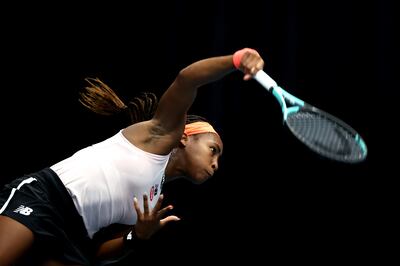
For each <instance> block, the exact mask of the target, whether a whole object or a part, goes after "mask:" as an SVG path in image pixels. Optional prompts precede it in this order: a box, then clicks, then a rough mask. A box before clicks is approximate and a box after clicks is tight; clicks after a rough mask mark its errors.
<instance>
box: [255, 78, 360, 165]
mask: <svg viewBox="0 0 400 266" xmlns="http://www.w3.org/2000/svg"><path fill="white" fill-rule="evenodd" d="M254 78H255V79H256V80H257V81H258V82H259V83H260V84H261V85H262V86H263V87H265V89H267V91H269V92H271V93H272V94H273V95H274V96H275V98H276V99H277V100H278V102H279V104H280V106H281V108H282V113H283V122H284V124H286V125H287V126H288V128H289V129H290V131H291V132H292V133H293V134H294V135H295V136H296V137H297V138H298V139H299V140H300V141H302V142H303V143H304V144H305V145H307V146H308V147H309V148H310V149H311V150H313V151H315V152H317V153H318V154H320V155H322V156H325V157H327V158H330V159H333V160H337V161H341V162H346V163H358V162H361V161H363V160H365V158H366V156H367V146H366V144H365V142H364V141H363V139H362V138H361V136H360V135H359V134H358V133H357V132H356V131H355V130H354V129H353V128H352V127H350V126H349V125H348V124H346V123H345V122H343V121H342V120H340V119H339V118H337V117H334V116H333V115H331V114H328V113H327V112H324V111H322V110H320V109H318V108H316V107H314V106H312V105H310V104H307V103H305V102H304V101H302V100H300V99H299V98H296V97H295V96H293V95H291V94H290V93H288V92H286V91H285V90H284V89H282V88H281V87H279V86H278V85H277V83H276V82H275V81H274V80H273V79H272V78H271V77H270V76H269V75H268V74H267V73H265V72H264V71H263V70H260V71H258V72H257V74H256V75H255V76H254ZM288 105H289V106H288Z"/></svg>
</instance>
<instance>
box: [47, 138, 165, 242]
mask: <svg viewBox="0 0 400 266" xmlns="http://www.w3.org/2000/svg"><path fill="white" fill-rule="evenodd" d="M169 157H170V154H168V155H157V154H152V153H149V152H146V151H143V150H141V149H139V148H137V147H136V146H135V145H133V144H132V143H131V142H129V141H128V140H127V139H126V138H125V137H124V135H123V134H122V130H120V131H119V132H118V133H117V134H115V135H114V136H112V137H110V138H108V139H106V140H104V141H102V142H100V143H97V144H94V145H92V146H89V147H87V148H84V149H82V150H80V151H78V152H76V153H75V154H73V155H72V156H71V157H69V158H67V159H65V160H62V161H60V162H58V163H56V164H54V165H53V166H51V167H50V168H51V169H52V170H53V171H54V172H56V173H57V175H58V176H59V177H60V179H61V181H62V182H63V184H64V185H65V187H66V189H67V191H68V192H69V194H70V195H71V197H72V200H73V202H74V204H75V207H76V209H77V211H78V213H79V214H80V215H81V216H82V218H83V221H84V223H85V226H86V229H87V231H88V234H89V237H91V238H92V237H93V235H94V233H96V232H97V231H98V230H100V229H101V228H103V227H106V226H108V225H111V224H114V223H120V224H127V225H133V224H135V223H136V219H137V216H136V210H135V208H134V206H133V198H134V197H136V198H137V199H138V202H139V206H140V208H141V210H142V211H143V194H144V193H147V195H148V199H149V206H150V207H151V208H153V207H154V205H155V204H156V202H157V200H158V198H159V196H160V194H161V187H162V185H163V182H164V171H165V168H166V166H167V163H168V159H169Z"/></svg>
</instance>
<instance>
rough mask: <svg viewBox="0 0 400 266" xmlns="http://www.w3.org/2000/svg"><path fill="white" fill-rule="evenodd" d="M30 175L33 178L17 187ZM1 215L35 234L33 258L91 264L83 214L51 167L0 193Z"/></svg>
mask: <svg viewBox="0 0 400 266" xmlns="http://www.w3.org/2000/svg"><path fill="white" fill-rule="evenodd" d="M29 178H31V180H33V179H32V178H34V180H33V181H32V182H30V183H26V184H24V185H22V186H20V188H19V189H17V188H18V186H19V185H20V184H21V183H22V182H23V181H24V180H27V179H29ZM13 190H14V191H15V193H14V195H13V196H12V198H11V200H10V201H9V202H8V204H7V207H6V208H5V209H4V211H3V212H2V213H1V215H5V216H8V217H10V218H12V219H15V220H17V221H18V222H20V223H22V224H24V225H25V226H27V227H28V228H29V229H31V230H32V232H33V233H34V235H35V242H34V250H35V252H34V254H35V257H36V259H41V258H46V259H54V260H59V261H62V262H65V263H77V264H81V265H91V264H92V258H93V254H94V250H93V245H92V241H91V239H90V238H89V237H88V233H87V231H86V228H85V226H84V223H83V220H82V217H81V216H80V215H79V213H78V212H77V210H76V208H75V205H74V203H73V201H72V198H71V197H70V195H69V193H68V191H67V190H66V188H65V186H64V184H63V183H62V182H61V180H60V179H59V177H58V176H57V174H56V173H55V172H54V171H52V170H51V169H50V168H45V169H43V170H41V171H39V172H36V173H33V174H29V175H25V176H24V177H21V178H18V179H15V180H14V181H12V182H11V183H9V184H8V185H6V186H5V188H4V189H3V190H2V191H1V192H0V206H1V207H0V208H3V206H4V205H5V204H6V201H7V200H8V199H9V198H10V195H11V193H12V191H13Z"/></svg>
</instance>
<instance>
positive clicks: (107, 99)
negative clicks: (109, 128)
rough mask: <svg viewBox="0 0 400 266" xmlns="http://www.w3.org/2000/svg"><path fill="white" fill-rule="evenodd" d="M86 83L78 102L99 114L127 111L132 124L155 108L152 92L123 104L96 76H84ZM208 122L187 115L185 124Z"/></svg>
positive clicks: (152, 112) (142, 118)
mask: <svg viewBox="0 0 400 266" xmlns="http://www.w3.org/2000/svg"><path fill="white" fill-rule="evenodd" d="M85 81H86V82H87V83H88V85H87V86H86V87H85V88H84V91H82V92H80V93H79V95H80V98H79V102H80V103H81V104H82V105H83V106H85V107H86V108H88V109H89V110H91V111H92V112H95V113H97V114H100V115H106V116H111V115H115V114H120V113H127V114H128V115H129V118H130V122H131V123H132V124H134V123H138V122H141V121H146V120H150V119H151V118H152V117H153V116H154V113H155V111H156V109H157V105H158V98H157V96H156V95H155V94H154V93H152V92H142V93H141V94H139V95H138V96H136V97H134V98H133V99H132V100H130V101H129V102H128V103H127V104H125V103H124V102H123V101H122V100H121V99H120V98H119V97H118V95H117V94H116V93H115V92H114V91H113V90H112V89H111V88H110V87H109V86H108V85H107V84H105V83H104V82H103V81H101V80H100V79H98V78H86V79H85ZM199 121H203V122H209V121H208V120H207V119H206V118H204V117H202V116H198V115H187V116H186V124H190V123H194V122H199Z"/></svg>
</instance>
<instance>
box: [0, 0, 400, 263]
mask: <svg viewBox="0 0 400 266" xmlns="http://www.w3.org/2000/svg"><path fill="white" fill-rule="evenodd" d="M395 10H396V9H395V6H394V1H382V0H381V1H359V2H356V1H328V2H327V3H322V1H321V2H319V3H313V4H311V3H308V4H307V3H304V1H236V2H231V1H223V0H218V1H217V0H215V1H196V2H191V3H189V2H187V1H166V2H165V3H155V2H151V3H147V4H143V3H142V4H137V3H131V4H124V5H122V4H121V5H118V4H113V5H106V4H99V3H97V4H96V5H93V6H89V7H88V6H83V5H82V6H78V5H75V6H71V5H69V6H67V5H64V6H63V5H57V6H55V5H54V6H37V5H36V3H35V6H33V5H32V6H26V5H25V6H15V7H8V8H4V9H3V10H2V13H4V17H2V19H1V20H2V21H1V22H2V23H1V26H0V27H1V34H2V37H1V39H2V48H1V61H0V63H1V65H2V70H1V77H2V78H1V81H2V83H1V85H0V86H1V102H2V104H1V106H0V108H1V109H0V110H1V117H2V123H1V133H2V139H1V141H2V144H1V145H2V146H1V147H2V153H3V156H2V173H1V179H0V180H1V183H2V184H3V183H5V182H7V181H9V180H11V179H13V178H15V177H18V176H20V175H22V174H25V173H30V172H32V171H36V170H39V169H40V168H42V167H45V166H49V165H52V164H53V163H56V162H57V161H59V160H61V159H63V158H65V157H66V156H69V155H71V154H72V153H73V152H74V151H76V150H78V149H80V148H83V147H85V146H87V145H90V144H92V143H96V142H98V141H100V140H102V139H104V138H106V137H108V136H110V135H111V134H114V133H115V132H116V131H117V130H118V129H119V127H121V126H123V125H121V123H119V122H116V121H114V120H112V119H109V118H105V117H98V116H96V115H94V114H92V113H90V112H88V111H87V110H85V109H84V108H83V107H82V106H80V105H79V103H78V101H77V99H78V92H79V91H80V90H81V89H82V87H84V86H85V82H84V78H85V77H99V78H100V79H102V80H103V81H105V82H106V83H107V84H109V85H110V86H111V87H112V88H114V89H115V90H116V91H117V92H118V93H119V94H120V95H121V96H122V97H123V98H124V99H129V98H130V97H132V96H134V95H136V94H137V93H139V92H141V91H153V92H155V93H157V94H158V95H159V96H160V95H161V93H162V92H163V91H164V90H165V89H166V88H167V87H168V85H169V84H170V83H171V82H172V81H173V79H174V77H175V75H176V74H177V72H178V71H179V70H180V69H181V68H182V67H184V66H186V65H188V64H189V63H191V62H194V61H196V60H198V59H202V58H206V57H210V56H216V55H224V54H231V53H233V52H235V51H236V50H237V49H240V48H243V47H252V48H255V49H257V50H258V51H259V52H260V54H261V55H262V56H263V58H264V59H265V63H266V64H265V70H266V71H267V72H268V73H270V75H271V76H272V77H273V78H274V79H275V80H276V81H277V82H278V83H279V84H280V85H281V86H282V87H284V88H286V89H287V90H289V91H290V92H292V93H293V94H295V95H297V96H298V97H300V98H302V99H304V100H305V101H307V102H309V103H311V104H314V105H316V106H317V107H320V108H321V109H323V110H326V111H328V112H330V113H332V114H334V115H336V116H338V117H340V118H342V119H343V120H344V121H346V122H348V123H349V124H351V125H352V126H353V127H354V128H355V129H356V130H357V131H359V133H360V134H361V136H362V137H363V138H364V139H365V141H366V143H367V145H368V148H369V155H368V158H367V160H366V161H365V162H363V163H361V164H357V165H345V164H341V163H337V162H332V161H328V160H326V159H323V158H321V157H319V156H317V155H316V154H314V153H312V152H311V151H309V150H308V149H307V148H306V147H305V146H303V145H302V144H301V143H300V142H298V141H297V140H296V139H295V138H294V137H292V136H291V134H290V133H288V132H287V131H286V129H285V128H284V127H282V124H281V114H280V108H279V106H278V104H277V103H276V101H275V99H274V98H273V97H271V95H269V93H268V92H266V91H265V90H264V89H263V88H262V87H260V86H259V85H258V84H257V83H256V82H255V81H249V82H244V81H242V74H241V73H239V72H236V73H233V74H231V75H229V76H228V77H226V78H224V79H223V80H221V81H219V82H216V83H214V84H212V85H207V86H205V87H204V88H202V89H201V90H200V91H199V95H198V98H197V100H196V102H195V104H194V105H193V107H192V110H191V111H192V112H193V113H197V114H200V115H204V116H206V117H208V118H209V119H210V120H211V121H214V122H215V125H216V127H217V128H218V129H219V130H220V132H221V135H222V137H223V140H224V143H225V151H224V156H223V158H222V159H221V165H220V171H219V173H218V174H217V175H216V176H215V178H213V179H212V180H210V181H209V182H207V183H206V184H204V185H202V186H194V185H191V184H189V183H187V182H185V181H176V182H174V183H170V184H167V185H166V186H165V191H164V193H165V194H166V196H167V197H166V202H167V203H172V204H174V205H175V207H176V209H175V211H174V213H176V214H178V215H180V216H181V217H182V221H181V222H179V223H178V224H175V225H170V226H168V227H167V228H165V229H164V230H163V231H161V232H160V233H159V234H157V235H156V236H155V238H154V240H153V244H152V245H153V246H154V249H153V250H152V251H151V252H149V253H150V255H152V256H151V259H150V260H152V261H153V262H154V261H160V262H161V261H170V262H179V261H182V262H185V261H186V259H184V256H182V255H185V254H187V255H189V256H190V257H191V258H192V259H195V260H197V261H198V260H200V261H205V262H206V261H208V260H211V259H212V258H218V259H222V260H231V259H235V260H236V259H239V258H240V259H246V260H247V261H249V263H251V262H252V261H259V260H261V259H262V260H267V261H272V260H276V259H279V260H282V261H286V260H293V259H294V260H296V261H307V262H308V261H321V260H322V261H331V260H337V261H342V260H343V259H344V258H345V257H346V256H347V257H348V258H350V259H351V260H352V261H357V260H359V259H361V258H362V259H365V260H370V259H376V258H378V257H381V256H380V254H381V253H378V249H379V250H380V249H381V248H380V247H381V246H382V244H379V243H385V242H384V241H383V236H384V235H386V233H387V231H386V229H387V227H386V226H383V225H384V224H386V223H387V222H390V220H391V215H390V214H389V213H390V212H388V209H389V208H388V207H387V206H388V205H389V203H390V202H391V196H392V193H390V192H389V191H391V190H390V188H391V187H392V186H391V185H390V184H391V181H392V180H393V178H391V176H393V174H391V171H393V170H395V167H394V166H395V163H396V161H395V159H396V158H395V156H396V154H397V150H396V149H395V145H396V142H395V141H393V140H392V139H393V138H394V137H395V136H396V135H397V134H396V133H391V132H395V131H393V130H392V128H393V126H392V125H391V123H392V121H395V119H393V118H394V114H395V108H396V107H395V105H396V101H393V100H394V97H396V94H397V92H396V89H397V88H398V85H397V82H395V79H394V78H395V76H394V75H395V72H394V71H395V70H394V69H395V68H396V66H397V68H398V59H397V51H396V50H397V48H398V46H396V45H395V37H397V35H398V32H399V31H398V28H395V21H394V20H395V16H396V15H397V12H396V11H395ZM6 15H7V16H6ZM386 104H388V105H389V106H386ZM385 252H390V247H389V246H388V247H387V249H386V251H385ZM378 254H379V255H378ZM147 255H149V254H147ZM156 255H158V256H156ZM146 258H147V257H146ZM131 259H132V260H135V259H138V258H137V257H133V258H131Z"/></svg>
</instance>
